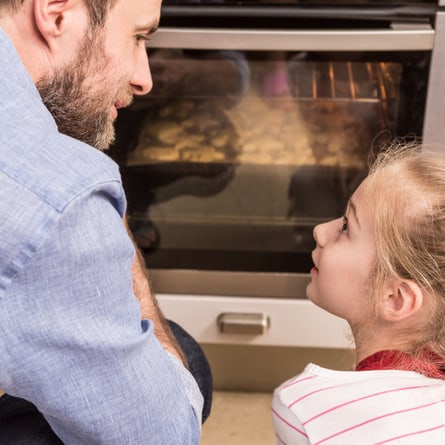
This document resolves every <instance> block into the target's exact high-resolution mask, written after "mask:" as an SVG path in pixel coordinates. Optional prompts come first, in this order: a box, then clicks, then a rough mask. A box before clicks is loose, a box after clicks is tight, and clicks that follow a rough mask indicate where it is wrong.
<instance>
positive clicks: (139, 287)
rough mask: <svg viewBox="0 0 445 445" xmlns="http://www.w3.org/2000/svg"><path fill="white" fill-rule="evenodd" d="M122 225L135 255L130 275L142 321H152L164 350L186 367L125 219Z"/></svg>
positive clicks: (183, 357)
mask: <svg viewBox="0 0 445 445" xmlns="http://www.w3.org/2000/svg"><path fill="white" fill-rule="evenodd" d="M124 224H125V227H126V228H127V232H128V235H129V236H130V238H131V240H132V241H133V244H134V247H135V250H136V255H135V258H134V261H133V264H132V266H131V274H132V277H133V291H134V293H135V295H136V297H137V299H138V301H139V306H140V308H141V314H142V319H149V320H152V322H153V324H154V332H155V335H156V337H157V339H158V340H159V342H160V343H161V345H162V346H163V347H164V349H165V350H166V351H168V352H170V353H171V354H173V355H175V356H176V357H178V358H179V359H180V360H181V361H182V363H183V364H184V366H186V367H188V365H187V360H186V358H185V356H184V354H183V352H182V350H181V348H180V347H179V345H178V343H177V342H176V339H175V337H174V335H173V333H172V331H171V329H170V326H169V325H168V322H167V320H166V319H165V317H164V316H163V314H162V312H161V310H160V308H159V305H158V302H157V300H156V296H155V294H154V292H153V289H152V287H151V285H150V278H149V276H148V271H147V268H146V266H145V261H144V258H143V256H142V254H141V252H140V251H139V249H138V247H137V245H136V242H135V240H134V238H133V236H132V234H131V231H130V229H129V228H128V223H127V220H126V218H125V220H124Z"/></svg>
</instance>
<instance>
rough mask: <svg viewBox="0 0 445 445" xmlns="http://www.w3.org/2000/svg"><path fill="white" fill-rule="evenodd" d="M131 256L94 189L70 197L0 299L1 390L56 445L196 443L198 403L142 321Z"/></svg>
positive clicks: (186, 377) (117, 218)
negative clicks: (37, 415) (28, 411)
mask: <svg viewBox="0 0 445 445" xmlns="http://www.w3.org/2000/svg"><path fill="white" fill-rule="evenodd" d="M133 257H134V249H133V246H132V244H131V241H130V240H129V238H128V236H127V234H126V232H125V229H124V226H123V224H122V216H121V215H120V214H119V212H118V211H117V210H116V207H115V206H114V204H113V200H112V198H111V197H110V195H108V194H107V193H106V191H104V190H103V189H95V190H92V191H89V192H86V193H84V194H83V196H79V197H77V198H76V199H75V200H73V201H72V202H71V203H70V204H69V205H68V206H67V207H66V208H65V209H64V211H63V212H62V213H61V214H59V215H58V217H57V218H56V219H55V221H54V222H53V223H52V224H48V227H47V231H46V233H45V240H44V241H43V242H42V243H41V246H40V247H39V248H38V250H37V251H36V252H33V254H32V255H30V258H29V259H28V260H27V261H26V263H25V264H24V265H23V267H21V269H19V272H18V273H17V274H16V275H15V276H14V277H13V279H12V281H11V283H10V284H9V285H8V287H7V289H6V291H5V292H4V293H3V297H2V299H1V304H2V315H1V316H0V317H1V328H0V330H1V331H0V334H1V336H2V342H1V343H2V345H7V346H6V347H4V346H2V348H3V349H2V350H1V353H2V368H3V370H2V371H1V372H0V378H1V382H0V387H2V389H4V390H5V391H6V392H8V393H9V394H11V395H14V396H17V397H22V398H24V399H27V400H29V401H31V402H32V403H34V404H35V405H36V406H37V407H38V409H39V410H40V411H41V412H42V414H43V415H44V416H45V418H46V419H47V420H48V422H49V423H50V425H51V427H52V428H53V430H54V431H55V432H56V434H57V435H58V436H59V437H60V438H61V440H62V441H63V442H64V443H65V444H80V445H82V444H85V445H87V444H88V445H91V444H93V443H94V444H107V445H113V444H116V445H122V444H123V443H128V444H130V443H131V444H142V443H155V444H167V443H174V444H175V445H176V444H178V445H179V444H187V445H190V444H197V443H198V442H199V435H200V427H201V425H200V413H201V409H202V396H201V393H200V391H199V388H198V386H197V384H196V382H195V380H194V379H193V377H192V376H191V374H190V373H189V372H188V371H187V370H186V369H185V368H184V367H183V366H182V364H180V363H179V361H178V360H177V359H176V358H174V357H173V356H171V355H170V354H168V353H167V352H166V351H165V350H164V349H163V348H162V346H161V345H160V343H159V342H158V340H157V339H156V337H155V336H154V333H153V325H152V322H151V321H149V320H144V321H141V315H140V310H139V305H138V303H137V301H136V297H135V296H134V294H133V292H132V279H131V272H130V271H131V263H132V260H133Z"/></svg>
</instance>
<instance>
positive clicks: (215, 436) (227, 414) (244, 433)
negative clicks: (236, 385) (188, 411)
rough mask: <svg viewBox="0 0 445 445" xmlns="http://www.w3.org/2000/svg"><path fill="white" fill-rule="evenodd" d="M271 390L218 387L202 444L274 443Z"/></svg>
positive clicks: (254, 444) (255, 444)
mask: <svg viewBox="0 0 445 445" xmlns="http://www.w3.org/2000/svg"><path fill="white" fill-rule="evenodd" d="M271 399H272V395H271V394H270V393H246V392H228V391H215V392H214V394H213V404H212V412H211V414H210V417H209V418H208V419H207V421H206V422H205V424H204V426H203V431H202V439H201V442H200V445H274V444H276V441H275V434H274V432H273V427H272V417H271V414H270V403H271Z"/></svg>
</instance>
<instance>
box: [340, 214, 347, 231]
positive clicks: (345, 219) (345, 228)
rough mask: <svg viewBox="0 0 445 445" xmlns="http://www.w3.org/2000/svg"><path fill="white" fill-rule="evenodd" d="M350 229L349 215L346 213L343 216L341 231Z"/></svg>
mask: <svg viewBox="0 0 445 445" xmlns="http://www.w3.org/2000/svg"><path fill="white" fill-rule="evenodd" d="M347 231H348V217H347V216H346V215H344V216H343V222H342V225H341V229H340V232H341V233H345V232H347Z"/></svg>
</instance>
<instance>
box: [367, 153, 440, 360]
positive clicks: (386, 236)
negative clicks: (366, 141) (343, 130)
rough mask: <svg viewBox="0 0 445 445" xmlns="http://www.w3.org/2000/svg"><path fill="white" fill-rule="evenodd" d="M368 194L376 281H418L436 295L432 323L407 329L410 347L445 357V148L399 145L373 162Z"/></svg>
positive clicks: (375, 284)
mask: <svg viewBox="0 0 445 445" xmlns="http://www.w3.org/2000/svg"><path fill="white" fill-rule="evenodd" d="M366 190H367V193H366V195H367V196H369V199H370V202H369V205H370V208H371V209H372V212H373V217H374V224H375V237H376V238H375V239H376V248H377V257H376V262H375V268H374V271H373V273H372V274H371V279H370V281H371V285H372V287H373V288H374V289H379V288H380V287H381V285H382V284H383V283H384V282H385V281H386V280H387V279H388V278H391V277H400V278H406V279H410V280H413V281H414V282H415V283H416V284H418V285H419V286H420V287H421V288H422V289H423V290H424V291H425V293H426V295H427V298H432V300H433V301H432V308H433V310H432V314H431V317H430V318H429V321H428V323H427V324H426V325H425V326H422V327H420V328H419V330H417V331H416V332H411V333H407V339H408V340H409V341H408V343H409V344H408V345H407V349H408V350H407V351H405V352H410V353H413V352H415V351H416V350H421V349H422V348H429V349H430V350H432V351H433V352H435V353H437V354H438V355H440V356H441V357H443V358H445V147H442V151H441V150H440V149H437V148H436V149H434V150H432V149H431V148H430V149H427V148H426V147H421V146H420V145H419V144H404V145H402V144H397V145H393V146H391V147H388V149H386V150H384V151H383V152H381V153H380V154H379V155H378V156H377V158H376V160H375V161H374V162H373V163H372V165H371V167H370V172H369V176H368V180H367V182H366Z"/></svg>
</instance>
